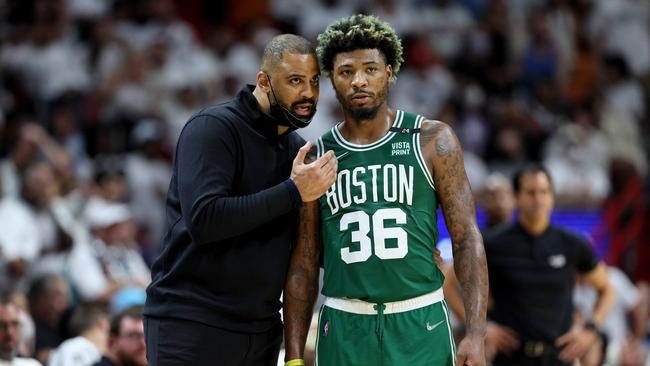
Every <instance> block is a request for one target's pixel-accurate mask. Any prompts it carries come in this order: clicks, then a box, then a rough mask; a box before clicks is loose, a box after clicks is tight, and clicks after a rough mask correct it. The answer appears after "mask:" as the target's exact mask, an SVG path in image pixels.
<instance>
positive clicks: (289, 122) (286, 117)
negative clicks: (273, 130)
mask: <svg viewBox="0 0 650 366" xmlns="http://www.w3.org/2000/svg"><path fill="white" fill-rule="evenodd" d="M266 78H267V79H269V87H271V94H272V95H273V98H271V97H270V96H269V95H268V94H267V96H268V97H269V104H270V114H271V117H273V119H274V120H275V121H276V122H277V123H278V124H279V125H280V126H286V127H289V129H290V130H297V129H299V128H304V127H307V126H309V123H311V120H312V119H313V118H314V115H315V114H316V103H314V104H313V107H312V112H311V115H310V116H309V118H308V119H302V118H298V117H296V116H294V115H293V113H291V111H289V110H288V109H286V108H285V107H283V106H282V105H280V103H278V97H276V96H275V91H273V85H272V84H271V76H269V74H266Z"/></svg>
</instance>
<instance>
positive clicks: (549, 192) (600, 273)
mask: <svg viewBox="0 0 650 366" xmlns="http://www.w3.org/2000/svg"><path fill="white" fill-rule="evenodd" d="M513 188H514V191H515V195H516V201H517V207H518V209H519V216H518V220H517V221H516V222H514V223H512V224H508V225H506V226H504V227H500V228H498V229H496V230H495V231H492V232H490V233H488V234H486V236H485V251H486V254H487V261H488V270H489V273H490V291H491V294H492V297H493V299H494V307H493V309H492V311H491V312H490V314H488V317H489V318H490V319H491V320H492V321H493V322H494V323H495V324H494V326H491V327H489V328H491V330H490V331H489V332H488V335H487V337H488V339H487V340H486V344H490V345H495V348H496V352H497V355H496V358H495V359H494V362H493V365H494V366H505V365H513V366H514V365H517V366H533V365H534V366H556V365H557V366H560V365H570V364H571V363H573V362H574V361H575V360H576V359H578V358H580V357H581V356H582V355H583V354H584V353H585V352H586V351H587V350H588V349H589V347H591V346H592V345H593V344H594V342H595V341H596V339H598V328H599V326H600V325H601V324H602V323H603V321H604V320H605V317H606V315H607V313H608V311H609V308H610V306H611V304H612V302H613V300H614V292H613V288H612V287H611V285H610V283H609V280H608V277H607V269H606V266H605V264H603V263H602V262H600V261H599V260H598V258H597V257H596V256H595V254H594V252H593V250H592V249H591V247H590V246H589V244H588V243H587V242H586V241H585V240H584V239H583V238H582V237H580V236H578V235H576V234H573V233H571V232H569V231H567V230H565V229H563V228H561V227H558V226H555V225H553V224H551V222H550V218H551V211H552V210H553V202H554V198H553V188H552V184H551V178H550V176H549V174H548V172H547V171H546V169H545V168H544V167H543V166H541V165H531V166H527V167H525V168H523V169H521V170H519V171H518V172H517V173H516V174H515V175H514V177H513ZM576 274H580V275H581V276H582V277H583V278H584V281H585V282H586V283H588V284H590V285H591V286H593V287H594V288H595V289H596V291H597V293H598V301H597V302H596V307H595V309H594V311H593V316H592V318H591V319H587V320H586V321H584V322H580V323H576V324H574V322H573V315H574V312H573V304H572V299H573V298H572V293H573V284H574V276H575V275H576Z"/></svg>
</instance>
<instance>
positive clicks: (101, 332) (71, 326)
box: [48, 304, 109, 366]
mask: <svg viewBox="0 0 650 366" xmlns="http://www.w3.org/2000/svg"><path fill="white" fill-rule="evenodd" d="M108 330H109V323H108V315H107V314H106V312H105V311H104V310H102V308H100V307H98V306H97V305H90V304H80V305H78V306H77V307H76V308H75V309H74V310H73V312H72V315H71V316H70V320H69V321H68V331H69V332H70V334H72V335H73V336H74V337H73V338H70V339H68V340H66V341H65V342H63V343H61V345H59V347H58V348H57V349H56V350H55V351H54V353H53V354H52V357H51V358H50V361H49V362H48V366H91V365H93V364H95V363H96V362H97V361H99V360H100V359H101V358H102V354H103V353H105V352H106V350H107V347H108Z"/></svg>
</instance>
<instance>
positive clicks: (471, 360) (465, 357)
mask: <svg viewBox="0 0 650 366" xmlns="http://www.w3.org/2000/svg"><path fill="white" fill-rule="evenodd" d="M484 339H485V336H484V335H482V334H481V335H479V334H474V335H473V334H469V335H466V336H465V338H463V340H462V341H460V343H459V344H458V351H457V352H456V365H457V366H485V350H484Z"/></svg>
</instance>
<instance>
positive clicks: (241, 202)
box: [176, 115, 295, 244]
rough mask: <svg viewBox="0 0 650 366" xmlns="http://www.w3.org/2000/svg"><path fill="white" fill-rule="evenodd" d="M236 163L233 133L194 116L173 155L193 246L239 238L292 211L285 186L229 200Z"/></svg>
mask: <svg viewBox="0 0 650 366" xmlns="http://www.w3.org/2000/svg"><path fill="white" fill-rule="evenodd" d="M237 158H238V157H237V156H236V143H235V135H234V133H233V132H232V131H230V130H229V128H228V127H227V125H226V124H224V123H220V122H219V121H217V120H215V117H213V116H209V115H199V116H197V117H195V118H194V119H193V120H191V121H190V122H188V124H187V126H186V127H185V128H184V131H183V133H182V134H181V137H180V139H179V143H178V147H177V152H176V159H177V164H176V165H177V169H178V172H177V179H178V192H179V200H180V205H181V211H182V214H183V218H184V220H185V225H186V226H187V228H188V230H189V232H190V236H191V237H192V241H193V242H194V243H196V244H205V243H211V242H215V241H219V240H224V239H228V238H231V237H234V236H237V235H241V234H243V233H246V232H248V231H250V230H252V229H254V228H256V227H258V226H260V225H262V224H264V223H266V222H268V221H270V220H272V219H273V218H276V217H278V216H280V215H283V214H285V213H287V212H289V211H291V210H292V209H293V208H294V206H295V203H294V200H292V197H291V193H290V191H289V189H288V188H287V185H286V184H285V183H284V182H282V183H280V184H277V185H275V186H273V187H270V188H267V189H265V190H262V191H260V192H257V193H254V194H250V195H246V196H240V197H232V196H230V191H231V189H230V187H232V184H233V180H234V176H235V171H236V165H235V164H237Z"/></svg>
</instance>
